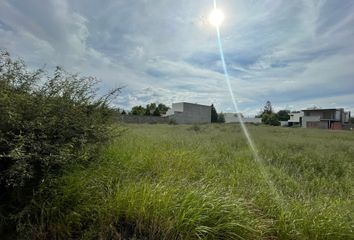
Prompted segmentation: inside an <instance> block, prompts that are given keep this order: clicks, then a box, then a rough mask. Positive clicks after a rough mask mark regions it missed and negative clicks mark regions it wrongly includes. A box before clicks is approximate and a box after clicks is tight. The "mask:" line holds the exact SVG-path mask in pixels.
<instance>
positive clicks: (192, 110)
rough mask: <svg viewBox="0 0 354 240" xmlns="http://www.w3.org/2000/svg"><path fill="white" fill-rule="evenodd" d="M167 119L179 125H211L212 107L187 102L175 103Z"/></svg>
mask: <svg viewBox="0 0 354 240" xmlns="http://www.w3.org/2000/svg"><path fill="white" fill-rule="evenodd" d="M165 117H169V118H170V119H171V120H174V121H175V122H176V123H178V124H193V123H211V106H206V105H200V104H194V103H187V102H180V103H173V104H172V108H170V109H169V110H168V111H167V113H166V115H165Z"/></svg>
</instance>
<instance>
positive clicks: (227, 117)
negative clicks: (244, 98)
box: [224, 113, 262, 124]
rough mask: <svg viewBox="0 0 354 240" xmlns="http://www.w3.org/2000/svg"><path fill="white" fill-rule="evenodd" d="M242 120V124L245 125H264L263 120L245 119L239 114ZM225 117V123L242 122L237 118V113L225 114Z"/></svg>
mask: <svg viewBox="0 0 354 240" xmlns="http://www.w3.org/2000/svg"><path fill="white" fill-rule="evenodd" d="M239 114H240V116H241V119H242V122H244V123H254V124H261V123H262V118H249V117H246V118H245V117H244V116H243V115H242V113H239ZM224 117H225V123H239V122H240V120H239V118H238V116H237V113H224Z"/></svg>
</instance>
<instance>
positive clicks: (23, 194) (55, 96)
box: [0, 52, 119, 233]
mask: <svg viewBox="0 0 354 240" xmlns="http://www.w3.org/2000/svg"><path fill="white" fill-rule="evenodd" d="M96 84H97V80H96V79H94V78H92V77H80V76H78V75H75V74H69V73H67V72H65V71H64V70H63V69H62V68H60V67H57V68H56V70H55V72H54V74H53V75H49V74H47V73H45V72H44V71H43V70H37V71H33V72H31V71H29V70H28V69H27V68H26V66H25V64H24V63H23V62H22V61H20V60H15V61H13V60H12V59H11V58H10V56H9V54H8V53H6V52H1V53H0V200H1V202H0V203H1V205H0V223H1V225H0V233H1V232H3V231H9V230H8V228H9V227H10V228H12V227H13V226H15V223H18V221H19V218H21V217H22V215H23V214H24V212H25V211H26V207H27V206H28V204H29V202H31V201H32V197H33V193H34V192H36V191H37V189H38V188H39V186H40V185H42V184H45V183H46V182H47V181H51V179H52V178H55V177H56V176H60V175H61V174H62V173H63V171H65V169H67V168H69V167H70V166H73V165H77V164H81V165H84V164H87V163H88V162H90V161H91V160H92V159H93V158H94V157H97V155H96V154H95V153H96V152H97V150H98V148H99V147H100V144H99V143H104V142H105V141H106V140H108V138H109V136H111V133H112V128H111V127H110V124H111V122H110V116H112V114H113V113H114V111H113V110H112V109H110V108H109V106H108V105H109V102H110V99H111V98H112V97H114V96H115V95H116V94H118V93H119V89H114V90H113V91H111V92H109V93H108V94H107V95H105V96H103V97H101V98H97V97H96V96H95V93H96V91H97V89H96V87H95V86H96ZM39 204H42V203H39ZM5 223H6V224H5Z"/></svg>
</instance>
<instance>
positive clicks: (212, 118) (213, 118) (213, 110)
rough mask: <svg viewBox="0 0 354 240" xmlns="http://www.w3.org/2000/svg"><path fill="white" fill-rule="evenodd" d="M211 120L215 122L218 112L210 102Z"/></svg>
mask: <svg viewBox="0 0 354 240" xmlns="http://www.w3.org/2000/svg"><path fill="white" fill-rule="evenodd" d="M211 122H212V123H216V122H218V113H217V112H216V109H215V107H214V104H211Z"/></svg>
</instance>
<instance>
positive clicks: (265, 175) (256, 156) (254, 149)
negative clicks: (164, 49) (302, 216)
mask: <svg viewBox="0 0 354 240" xmlns="http://www.w3.org/2000/svg"><path fill="white" fill-rule="evenodd" d="M216 9H217V8H216V0H214V10H216ZM213 25H214V24H213ZM214 26H215V27H216V34H217V40H218V46H219V52H220V58H221V63H222V68H223V70H224V75H225V80H226V84H227V87H228V89H229V93H230V96H231V100H232V103H233V105H234V109H235V111H236V113H237V118H238V120H239V122H240V125H241V128H242V131H243V133H244V135H245V137H246V139H247V142H248V145H249V147H250V149H251V151H252V154H253V158H254V159H255V161H256V162H257V164H258V166H259V170H260V172H261V174H262V177H263V178H264V180H265V181H266V182H267V184H268V186H269V189H270V191H271V193H272V195H273V196H274V197H275V200H276V201H277V202H278V204H279V205H280V206H281V207H282V208H283V209H284V207H285V205H284V202H283V199H282V198H281V197H280V195H279V192H278V190H277V189H276V187H275V185H274V183H273V182H272V180H271V178H270V176H269V174H268V172H267V171H266V169H265V164H264V162H263V159H262V158H261V157H260V156H259V154H258V149H257V147H256V145H255V144H254V142H253V140H252V138H251V136H250V134H249V132H248V130H247V128H246V126H245V124H244V122H243V120H242V117H241V114H240V111H239V108H238V105H237V101H236V97H235V95H234V93H233V91H232V87H231V82H230V76H229V73H228V71H227V67H226V64H225V57H224V51H223V47H222V42H221V34H220V29H219V25H214Z"/></svg>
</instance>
